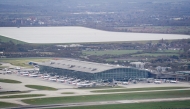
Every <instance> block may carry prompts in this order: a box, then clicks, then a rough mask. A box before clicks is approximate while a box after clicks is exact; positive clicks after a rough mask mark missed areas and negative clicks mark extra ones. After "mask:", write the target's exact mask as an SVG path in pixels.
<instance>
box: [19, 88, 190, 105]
mask: <svg viewBox="0 0 190 109" xmlns="http://www.w3.org/2000/svg"><path fill="white" fill-rule="evenodd" d="M174 97H175V98H177V97H190V91H189V90H180V91H161V92H141V93H118V94H100V95H84V96H67V97H51V98H37V99H26V100H22V101H23V102H25V103H27V104H34V105H41V104H59V103H76V102H96V101H113V100H135V99H154V98H174Z"/></svg>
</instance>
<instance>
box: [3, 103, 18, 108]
mask: <svg viewBox="0 0 190 109" xmlns="http://www.w3.org/2000/svg"><path fill="white" fill-rule="evenodd" d="M17 106H19V105H18V104H13V103H6V102H0V108H5V107H17Z"/></svg>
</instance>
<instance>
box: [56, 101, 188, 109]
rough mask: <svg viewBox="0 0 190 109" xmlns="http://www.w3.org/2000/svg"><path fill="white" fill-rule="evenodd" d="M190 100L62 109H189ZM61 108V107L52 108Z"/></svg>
mask: <svg viewBox="0 0 190 109" xmlns="http://www.w3.org/2000/svg"><path fill="white" fill-rule="evenodd" d="M189 108H190V101H189V100H187V101H172V102H171V101H170V102H151V103H131V104H112V105H99V106H79V107H64V109H189ZM54 109H62V108H54Z"/></svg>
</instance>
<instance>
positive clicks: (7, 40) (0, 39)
mask: <svg viewBox="0 0 190 109" xmlns="http://www.w3.org/2000/svg"><path fill="white" fill-rule="evenodd" d="M0 41H1V42H9V41H12V42H13V43H14V44H26V42H23V41H19V40H16V39H12V38H8V37H4V36H1V35H0Z"/></svg>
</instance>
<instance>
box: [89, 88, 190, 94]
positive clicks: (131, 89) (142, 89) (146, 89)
mask: <svg viewBox="0 0 190 109" xmlns="http://www.w3.org/2000/svg"><path fill="white" fill-rule="evenodd" d="M185 88H190V87H151V88H129V89H128V88H125V89H108V90H94V91H91V92H95V93H102V92H126V91H148V90H168V89H185Z"/></svg>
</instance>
